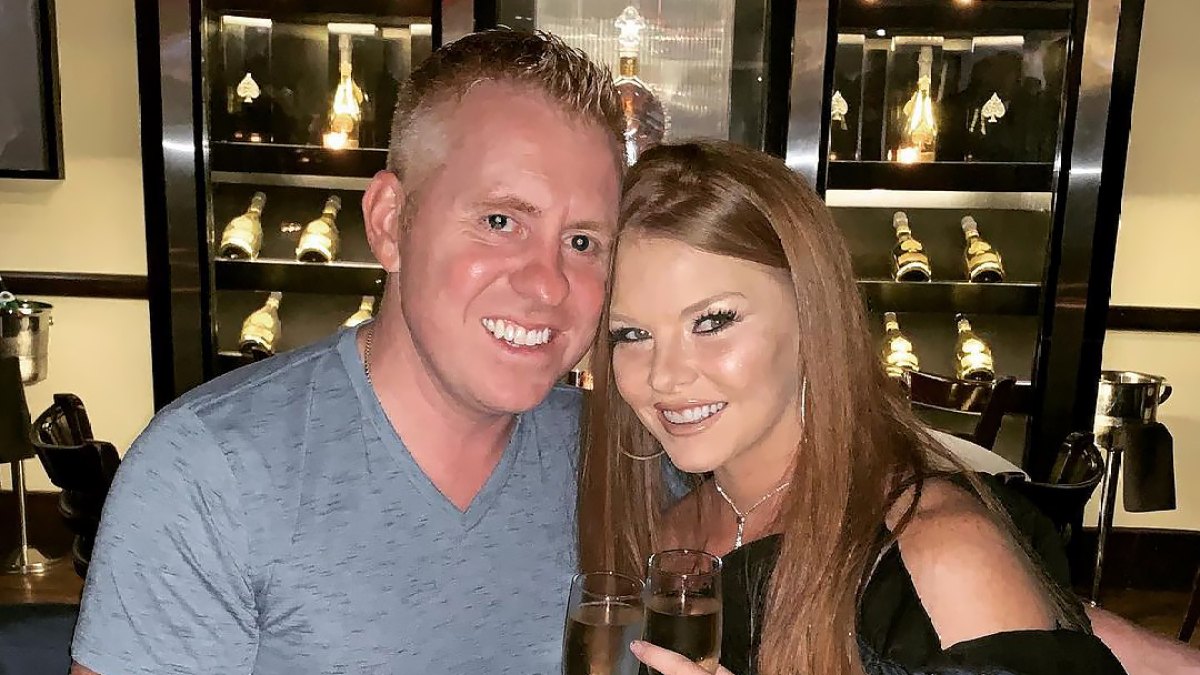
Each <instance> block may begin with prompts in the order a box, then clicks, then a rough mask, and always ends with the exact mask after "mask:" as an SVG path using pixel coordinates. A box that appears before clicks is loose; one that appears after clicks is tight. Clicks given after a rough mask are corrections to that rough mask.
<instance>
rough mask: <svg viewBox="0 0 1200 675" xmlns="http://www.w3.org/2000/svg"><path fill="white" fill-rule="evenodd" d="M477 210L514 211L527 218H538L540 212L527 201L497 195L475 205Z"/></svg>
mask: <svg viewBox="0 0 1200 675" xmlns="http://www.w3.org/2000/svg"><path fill="white" fill-rule="evenodd" d="M475 207H476V208H477V209H497V210H500V211H516V212H518V213H523V214H525V215H527V216H540V215H541V214H542V210H541V209H540V208H538V207H537V206H534V205H533V204H531V203H530V202H529V201H527V200H525V199H521V198H520V197H518V196H516V195H507V194H497V195H488V196H487V197H485V198H483V199H481V200H479V201H478V202H476V203H475Z"/></svg>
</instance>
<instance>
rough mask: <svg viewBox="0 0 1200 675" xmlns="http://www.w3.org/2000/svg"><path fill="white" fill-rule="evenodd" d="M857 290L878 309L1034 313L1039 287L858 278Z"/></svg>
mask: <svg viewBox="0 0 1200 675" xmlns="http://www.w3.org/2000/svg"><path fill="white" fill-rule="evenodd" d="M858 290H859V291H860V292H861V293H862V295H863V298H864V299H865V300H866V302H867V306H868V307H870V308H871V309H872V310H874V311H878V312H963V313H965V314H1010V315H1020V316H1032V315H1036V314H1037V313H1038V309H1039V303H1040V300H1041V287H1040V286H1039V285H1038V284H1029V283H1003V284H973V283H968V282H965V281H927V282H895V281H887V280H881V279H878V280H877V279H860V280H859V281H858Z"/></svg>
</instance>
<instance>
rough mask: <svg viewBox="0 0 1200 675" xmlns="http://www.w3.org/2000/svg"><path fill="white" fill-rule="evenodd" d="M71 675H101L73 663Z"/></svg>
mask: <svg viewBox="0 0 1200 675" xmlns="http://www.w3.org/2000/svg"><path fill="white" fill-rule="evenodd" d="M71 675H100V673H97V672H96V671H94V670H88V669H87V668H84V667H83V666H81V665H79V664H78V663H71Z"/></svg>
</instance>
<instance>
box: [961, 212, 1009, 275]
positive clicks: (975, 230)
mask: <svg viewBox="0 0 1200 675" xmlns="http://www.w3.org/2000/svg"><path fill="white" fill-rule="evenodd" d="M962 231H963V236H964V237H966V238H967V245H966V248H964V249H963V262H964V263H965V264H966V266H967V279H968V280H970V281H974V282H978V283H985V284H994V283H999V282H1001V281H1004V261H1002V260H1001V259H1000V252H999V251H997V250H996V249H994V248H992V245H991V244H989V243H987V241H985V240H984V239H983V237H981V236H979V224H978V223H976V222H975V219H974V218H972V217H971V216H967V217H965V218H963V219H962Z"/></svg>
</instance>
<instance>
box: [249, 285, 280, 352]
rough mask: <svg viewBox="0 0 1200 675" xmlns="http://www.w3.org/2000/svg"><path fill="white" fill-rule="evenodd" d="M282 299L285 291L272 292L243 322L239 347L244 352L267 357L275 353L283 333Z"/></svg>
mask: <svg viewBox="0 0 1200 675" xmlns="http://www.w3.org/2000/svg"><path fill="white" fill-rule="evenodd" d="M282 301H283V293H280V292H278V291H276V292H274V293H272V294H271V295H270V296H269V297H268V298H267V302H266V303H265V304H263V306H262V307H259V308H258V309H256V310H254V311H253V312H251V313H250V316H248V317H246V320H245V321H243V322H242V335H241V339H240V341H239V342H240V344H239V348H240V349H241V350H242V353H243V354H248V355H250V356H253V357H255V358H266V357H268V356H271V355H273V354H274V353H275V348H276V346H278V344H279V336H280V335H282V334H283V324H282V323H281V322H280V321H279V303H280V302H282Z"/></svg>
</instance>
